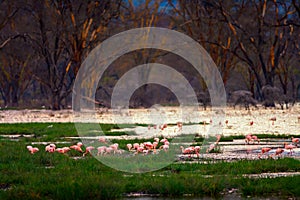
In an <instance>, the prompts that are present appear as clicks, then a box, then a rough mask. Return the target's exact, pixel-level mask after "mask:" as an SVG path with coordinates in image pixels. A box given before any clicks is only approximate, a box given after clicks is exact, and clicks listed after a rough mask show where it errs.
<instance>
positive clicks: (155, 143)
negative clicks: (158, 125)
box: [153, 142, 158, 153]
mask: <svg viewBox="0 0 300 200" xmlns="http://www.w3.org/2000/svg"><path fill="white" fill-rule="evenodd" d="M157 146H158V142H153V152H154V153H156V148H157Z"/></svg>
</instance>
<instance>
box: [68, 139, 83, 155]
mask: <svg viewBox="0 0 300 200" xmlns="http://www.w3.org/2000/svg"><path fill="white" fill-rule="evenodd" d="M81 146H82V143H81V142H78V143H77V144H75V145H72V146H70V149H74V150H75V151H78V152H80V153H82V152H83V151H82V149H81Z"/></svg>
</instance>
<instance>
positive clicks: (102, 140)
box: [99, 137, 107, 143]
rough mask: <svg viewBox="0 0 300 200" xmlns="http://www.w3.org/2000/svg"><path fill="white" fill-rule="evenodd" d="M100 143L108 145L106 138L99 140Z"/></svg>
mask: <svg viewBox="0 0 300 200" xmlns="http://www.w3.org/2000/svg"><path fill="white" fill-rule="evenodd" d="M99 142H101V143H107V142H106V139H105V137H100V138H99Z"/></svg>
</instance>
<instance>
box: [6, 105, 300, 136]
mask: <svg viewBox="0 0 300 200" xmlns="http://www.w3.org/2000/svg"><path fill="white" fill-rule="evenodd" d="M187 109H188V108H185V111H187ZM223 111H224V112H225V117H224V118H221V120H220V122H221V125H222V127H223V134H224V135H240V134H247V133H252V134H265V133H269V134H272V133H273V134H293V135H300V118H299V117H300V104H297V105H295V106H294V107H292V108H290V109H288V110H281V109H263V108H259V109H253V110H251V111H250V112H249V111H246V110H244V109H240V108H236V109H233V108H229V107H227V108H225V109H223ZM181 112H182V110H180V109H179V108H178V107H163V108H162V107H160V108H159V110H158V109H156V110H155V109H130V110H108V109H99V110H97V114H96V115H93V114H90V115H91V117H85V118H84V120H86V119H88V121H89V120H90V122H98V123H117V124H122V123H144V124H151V123H152V124H153V122H156V123H157V124H163V123H167V124H168V123H176V122H177V121H183V122H185V123H193V122H196V123H197V122H203V121H205V122H207V123H209V121H210V120H211V119H212V113H213V112H212V111H210V110H208V111H204V110H203V109H202V108H199V109H197V110H195V109H191V110H188V111H187V112H186V113H188V114H186V113H185V114H184V115H182V114H181ZM85 115H86V114H85ZM81 116H82V113H80V114H79V113H74V112H73V111H72V110H60V111H51V110H4V111H0V123H33V122H50V123H51V122H53V123H55V122H70V123H73V122H78V120H79V121H80V120H81V118H80V117H81ZM274 117H275V118H276V121H271V120H270V119H271V118H274ZM298 118H299V119H298ZM154 119H155V120H154ZM153 120H154V121H153ZM226 120H228V124H227V125H226V124H225V121H226ZM250 121H253V125H252V126H250ZM207 127H208V126H207Z"/></svg>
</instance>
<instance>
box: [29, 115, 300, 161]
mask: <svg viewBox="0 0 300 200" xmlns="http://www.w3.org/2000/svg"><path fill="white" fill-rule="evenodd" d="M272 121H275V120H272ZM225 123H226V124H227V123H228V120H226V121H225ZM182 125H183V124H182V123H181V122H178V123H177V131H180V130H182ZM250 125H251V126H252V125H253V121H251V122H250ZM167 126H168V125H167V124H163V125H161V126H159V127H158V128H159V129H161V130H164V129H165V128H167ZM150 128H151V127H150V126H148V129H150ZM153 128H157V126H153ZM220 139H221V135H217V136H216V141H215V142H214V143H212V144H211V145H210V146H209V147H208V148H207V149H206V153H209V152H211V151H212V150H214V149H215V148H216V147H217V146H218V144H219V141H220ZM98 141H99V142H100V143H102V144H103V145H101V146H99V147H97V148H96V149H95V147H94V146H87V147H86V148H84V149H83V144H82V143H81V142H78V143H76V144H74V145H72V146H66V147H59V148H57V147H56V145H55V144H54V143H51V144H48V145H47V146H46V147H45V151H46V152H49V153H54V152H58V153H61V154H66V153H67V152H69V151H71V150H73V151H78V152H80V153H82V156H83V157H84V156H86V155H92V152H93V151H95V152H97V155H98V156H104V155H108V154H122V153H123V152H125V150H123V149H120V148H119V144H118V143H114V144H111V145H108V142H107V141H106V139H105V138H104V137H100V138H99V139H98ZM256 142H257V143H258V144H259V142H260V140H259V138H258V136H256V135H253V134H247V135H246V136H245V145H249V144H251V143H252V144H254V143H256ZM299 143H300V139H299V138H294V137H291V143H287V142H284V145H283V147H282V148H276V149H274V150H275V151H274V154H272V155H269V156H270V157H273V156H281V155H282V153H283V152H285V151H287V152H288V154H290V155H292V154H293V153H294V149H295V148H297V147H298V145H299ZM169 145H170V142H169V141H168V139H167V138H163V139H159V138H157V137H155V138H154V139H153V142H151V141H147V142H143V143H134V144H130V143H128V144H127V145H126V147H127V149H128V151H129V152H132V153H133V154H134V155H136V154H143V155H147V154H150V153H151V154H156V153H158V152H159V151H168V149H169ZM27 149H28V151H29V152H30V153H31V154H35V153H37V152H38V151H39V149H38V148H37V147H33V146H27ZM180 149H181V152H182V154H188V155H190V156H191V155H195V154H196V156H197V157H199V155H200V150H201V147H200V146H189V147H187V148H184V147H183V146H180ZM271 150H272V148H270V147H263V148H261V150H260V152H259V153H258V158H261V157H262V156H263V155H265V154H266V153H267V152H269V151H271Z"/></svg>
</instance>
